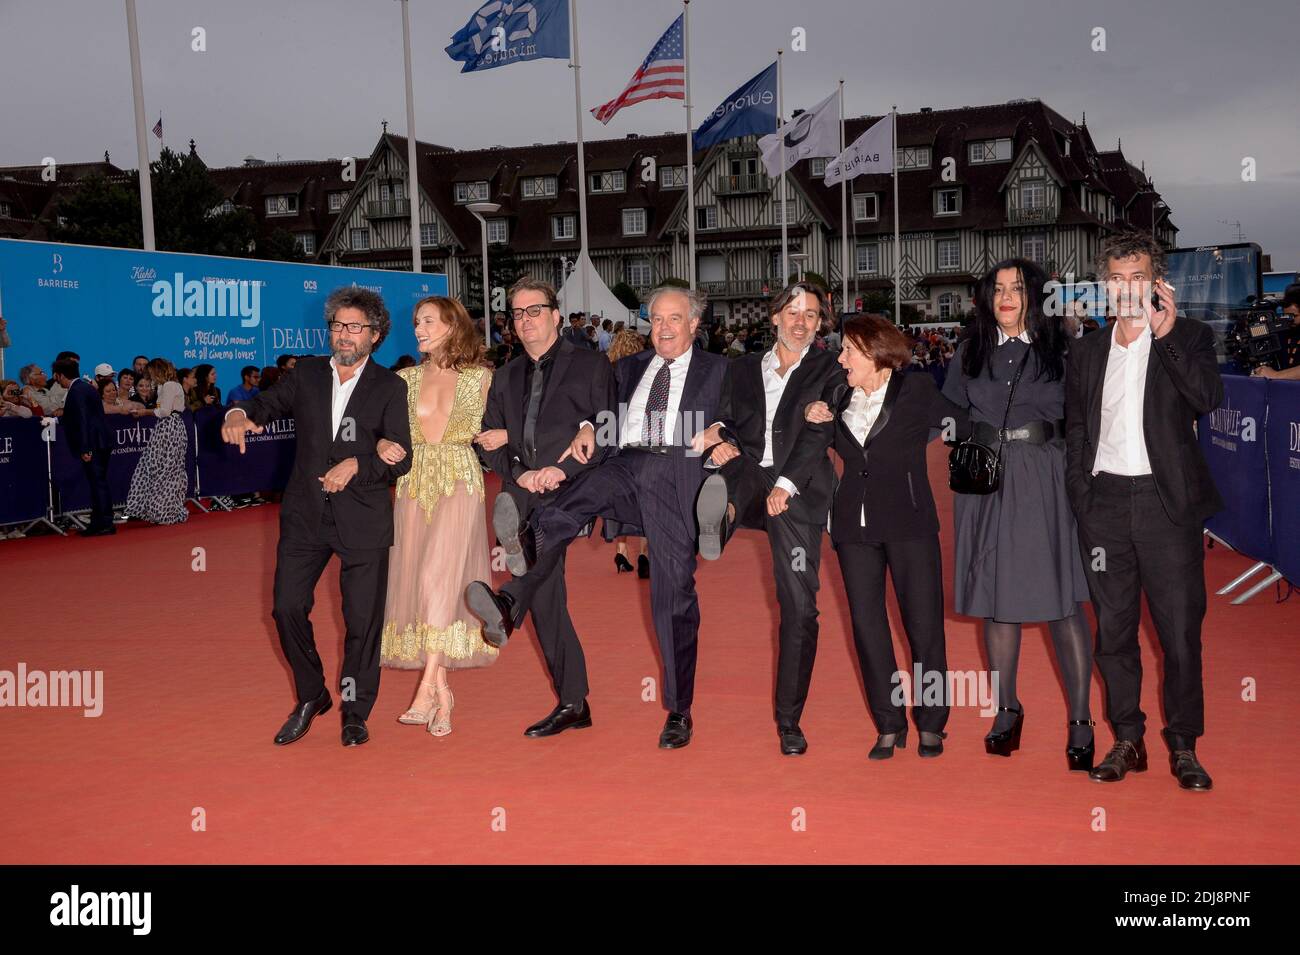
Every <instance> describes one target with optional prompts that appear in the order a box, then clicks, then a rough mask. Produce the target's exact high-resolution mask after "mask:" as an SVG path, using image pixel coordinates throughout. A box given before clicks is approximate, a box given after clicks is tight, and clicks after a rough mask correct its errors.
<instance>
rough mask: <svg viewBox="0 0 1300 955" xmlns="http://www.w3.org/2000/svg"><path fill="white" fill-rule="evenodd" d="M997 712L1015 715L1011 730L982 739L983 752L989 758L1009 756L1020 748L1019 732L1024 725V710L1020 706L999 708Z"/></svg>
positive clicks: (991, 734)
mask: <svg viewBox="0 0 1300 955" xmlns="http://www.w3.org/2000/svg"><path fill="white" fill-rule="evenodd" d="M998 712H999V713H1002V712H1006V713H1015V714H1016V721H1015V722H1014V723H1012V724H1011V729H1006V730H1001V731H999V732H997V733H989V735H988V736H985V737H984V752H986V753H988V754H989V755H990V756H1010V755H1011V754H1012V753H1014V752H1015V751H1016V750H1018V749H1019V748H1020V730H1021V729H1022V728H1023V727H1024V725H1025V710H1024V707H1021V706H999V707H998Z"/></svg>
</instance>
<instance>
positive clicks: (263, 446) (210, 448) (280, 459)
mask: <svg viewBox="0 0 1300 955" xmlns="http://www.w3.org/2000/svg"><path fill="white" fill-rule="evenodd" d="M225 416H226V410H225V409H224V408H204V409H202V410H201V411H197V412H195V414H194V425H193V431H192V434H193V436H194V437H193V439H192V441H191V444H192V446H194V447H195V449H196V460H197V465H198V478H197V484H196V487H194V488H192V489H191V493H192V494H193V495H194V496H196V497H197V496H200V495H201V496H203V497H213V496H217V497H221V496H226V495H231V494H252V493H253V492H254V491H282V490H284V488H285V487H286V486H287V485H288V483H289V472H290V471H292V470H293V456H294V450H295V449H296V448H297V441H296V437H297V436H296V433H295V431H294V420H293V419H292V418H278V419H276V420H275V421H270V422H267V425H266V430H264V431H263V432H262V433H261V434H249V435H247V436H245V438H244V441H245V442H246V450H245V452H244V453H243V454H240V453H239V448H237V447H235V446H234V445H233V444H226V443H225V442H223V441H222V440H221V422H222V421H223V420H224V419H225Z"/></svg>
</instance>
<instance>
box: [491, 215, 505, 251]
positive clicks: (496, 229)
mask: <svg viewBox="0 0 1300 955" xmlns="http://www.w3.org/2000/svg"><path fill="white" fill-rule="evenodd" d="M487 237H488V245H505V244H506V241H507V240H508V238H509V231H508V230H507V229H506V220H505V219H488V221H487Z"/></svg>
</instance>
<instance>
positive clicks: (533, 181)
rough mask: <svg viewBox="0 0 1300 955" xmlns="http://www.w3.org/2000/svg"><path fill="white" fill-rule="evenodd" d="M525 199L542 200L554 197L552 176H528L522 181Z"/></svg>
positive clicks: (553, 179)
mask: <svg viewBox="0 0 1300 955" xmlns="http://www.w3.org/2000/svg"><path fill="white" fill-rule="evenodd" d="M523 195H524V198H525V199H544V198H549V197H551V196H554V195H555V177H554V176H529V177H528V178H526V179H525V180H524V181H523Z"/></svg>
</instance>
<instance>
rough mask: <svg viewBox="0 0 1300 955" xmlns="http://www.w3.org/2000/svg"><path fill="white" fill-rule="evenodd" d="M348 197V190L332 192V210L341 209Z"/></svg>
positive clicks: (330, 200) (330, 199) (330, 201)
mask: <svg viewBox="0 0 1300 955" xmlns="http://www.w3.org/2000/svg"><path fill="white" fill-rule="evenodd" d="M347 198H348V194H347V193H346V192H331V193H330V198H329V203H330V212H338V211H340V210H341V209H342V208H343V203H344V202H345V201H346V200H347Z"/></svg>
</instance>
